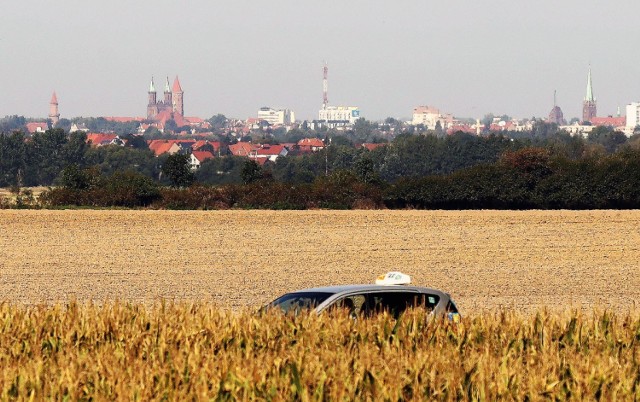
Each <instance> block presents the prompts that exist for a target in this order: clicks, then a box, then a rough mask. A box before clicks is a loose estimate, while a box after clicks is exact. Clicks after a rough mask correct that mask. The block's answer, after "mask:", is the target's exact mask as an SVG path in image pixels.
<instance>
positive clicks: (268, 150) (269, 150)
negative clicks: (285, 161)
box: [256, 145, 284, 156]
mask: <svg viewBox="0 0 640 402" xmlns="http://www.w3.org/2000/svg"><path fill="white" fill-rule="evenodd" d="M283 149H284V146H283V145H264V146H262V147H260V148H258V149H256V155H257V156H270V155H280V153H281V152H282V150H283Z"/></svg>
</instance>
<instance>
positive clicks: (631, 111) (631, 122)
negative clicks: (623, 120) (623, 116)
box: [625, 102, 640, 136]
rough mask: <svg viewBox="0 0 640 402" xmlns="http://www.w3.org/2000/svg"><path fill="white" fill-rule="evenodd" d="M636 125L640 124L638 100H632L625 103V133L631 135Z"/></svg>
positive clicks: (639, 103) (639, 104)
mask: <svg viewBox="0 0 640 402" xmlns="http://www.w3.org/2000/svg"><path fill="white" fill-rule="evenodd" d="M637 126H640V102H633V103H630V104H628V105H627V124H626V129H625V131H626V133H625V134H627V135H628V136H631V135H632V134H633V131H634V130H635V128H636V127H637Z"/></svg>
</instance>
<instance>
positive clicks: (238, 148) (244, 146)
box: [229, 142, 256, 156]
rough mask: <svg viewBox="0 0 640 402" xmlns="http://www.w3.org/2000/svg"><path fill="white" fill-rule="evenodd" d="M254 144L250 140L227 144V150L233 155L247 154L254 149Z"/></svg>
mask: <svg viewBox="0 0 640 402" xmlns="http://www.w3.org/2000/svg"><path fill="white" fill-rule="evenodd" d="M255 148H256V147H255V145H253V144H252V143H250V142H238V143H236V144H232V145H229V152H231V154H232V155H235V156H249V155H250V154H251V152H252V151H254V150H255Z"/></svg>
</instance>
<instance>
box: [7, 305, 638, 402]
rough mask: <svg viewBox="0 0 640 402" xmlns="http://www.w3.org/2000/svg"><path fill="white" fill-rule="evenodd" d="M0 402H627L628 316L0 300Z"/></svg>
mask: <svg viewBox="0 0 640 402" xmlns="http://www.w3.org/2000/svg"><path fill="white" fill-rule="evenodd" d="M0 367H2V369H1V370H0V373H1V374H0V390H2V391H1V392H2V393H1V394H0V399H2V400H10V399H22V400H27V399H45V398H46V399H48V398H53V399H56V400H64V399H70V400H105V399H120V400H161V399H166V400H205V399H215V400H247V399H261V400H303V401H307V400H309V401H316V400H354V399H355V400H400V399H403V400H423V399H434V400H488V401H489V400H498V399H509V400H512V399H518V400H540V399H551V400H566V399H571V400H585V399H586V400H615V399H618V400H634V399H635V400H638V398H640V318H639V317H638V315H637V314H634V313H624V314H621V313H614V312H600V313H592V314H588V315H585V314H583V313H581V312H579V311H573V312H567V313H563V314H551V313H548V312H546V311H539V312H538V313H536V314H534V315H530V316H529V315H528V316H520V315H518V314H516V313H513V312H509V311H504V310H503V311H496V312H492V313H489V312H485V313H482V314H479V315H474V316H468V317H463V319H462V321H461V322H460V323H452V322H449V321H446V320H440V319H435V318H429V317H428V316H427V315H425V313H424V311H420V310H416V311H408V312H407V313H405V314H404V315H402V316H400V318H399V319H398V320H395V319H394V318H392V317H391V316H389V315H386V314H382V315H380V316H377V317H374V318H371V319H356V320H354V319H352V318H350V317H349V316H348V315H347V314H346V313H344V312H335V313H333V314H326V315H321V316H320V317H318V316H315V315H314V314H302V315H299V316H295V317H294V316H284V315H281V314H278V313H276V312H267V313H265V314H262V315H260V314H258V313H256V312H255V311H249V310H244V311H242V312H237V313H232V312H230V311H229V310H226V309H220V308H217V307H215V306H213V305H211V304H186V303H179V304H172V303H160V304H156V305H154V306H152V307H145V306H144V305H141V304H129V303H108V304H103V305H100V306H98V305H95V304H80V303H76V302H71V303H69V304H66V305H61V304H56V305H53V306H45V305H40V306H31V307H26V306H16V305H11V304H7V303H5V304H2V305H0Z"/></svg>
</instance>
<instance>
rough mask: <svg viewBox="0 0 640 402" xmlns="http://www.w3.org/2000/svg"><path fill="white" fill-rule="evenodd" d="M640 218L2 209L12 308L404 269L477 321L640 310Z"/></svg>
mask: <svg viewBox="0 0 640 402" xmlns="http://www.w3.org/2000/svg"><path fill="white" fill-rule="evenodd" d="M639 257H640V211H580V212H574V211H522V212H514V211H113V210H108V211H93V210H91V211H90V210H65V211H58V210H54V211H34V210H28V211H24V210H20V211H18V210H2V211H0V295H1V296H0V298H1V299H3V300H6V301H9V302H11V303H18V304H37V303H40V302H45V303H53V302H56V301H63V302H64V301H67V300H70V299H76V300H78V301H81V302H82V301H88V300H95V301H98V302H103V301H110V300H116V299H119V300H123V301H128V302H134V303H135V302H142V303H147V304H151V303H154V302H156V301H158V300H160V299H167V300H175V301H198V302H213V303H215V304H218V305H220V306H224V307H232V308H240V307H244V306H250V307H253V306H259V305H261V304H262V303H265V302H267V301H269V300H270V299H272V298H274V297H276V296H278V295H279V294H281V293H283V292H286V291H290V290H295V289H299V288H304V287H312V286H321V285H328V284H341V283H342V284H346V283H369V282H371V281H373V279H374V278H375V276H377V275H378V274H380V273H384V272H387V271H390V270H402V271H403V272H406V273H408V274H410V275H411V276H412V277H413V279H414V282H415V283H416V284H421V285H427V286H432V287H437V288H440V289H443V290H446V291H448V292H450V293H451V294H452V295H453V297H454V298H455V300H456V301H457V303H458V305H459V307H460V308H461V310H462V311H463V313H470V312H474V311H483V310H493V309H495V308H498V307H501V306H502V307H508V308H513V309H516V310H517V311H520V312H525V313H526V312H531V311H534V310H537V309H538V308H541V307H548V308H549V309H551V310H561V311H564V310H566V309H567V307H571V308H576V309H582V310H591V309H594V308H596V309H616V310H619V309H622V310H625V311H626V310H629V309H634V308H635V303H636V301H637V300H640V269H639V268H638V260H639Z"/></svg>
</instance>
